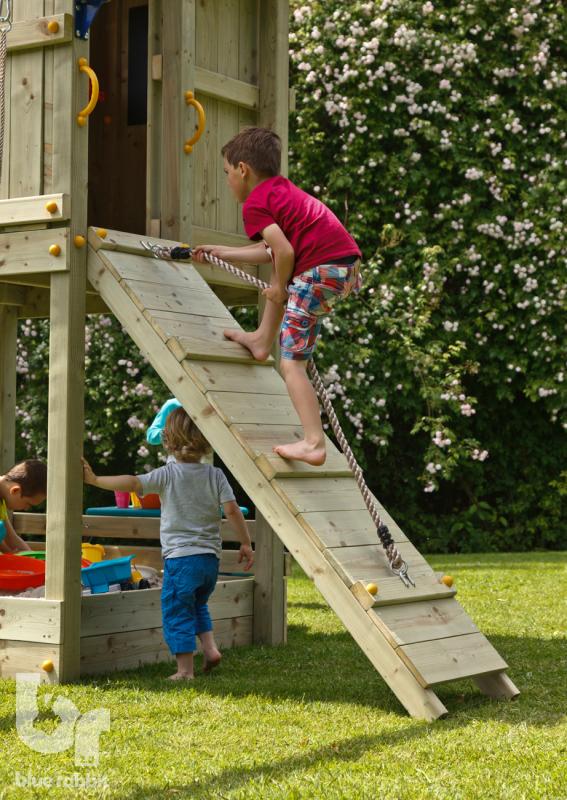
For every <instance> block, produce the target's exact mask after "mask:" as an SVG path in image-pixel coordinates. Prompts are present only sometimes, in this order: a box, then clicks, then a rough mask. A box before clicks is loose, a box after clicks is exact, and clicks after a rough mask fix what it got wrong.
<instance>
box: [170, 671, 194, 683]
mask: <svg viewBox="0 0 567 800" xmlns="http://www.w3.org/2000/svg"><path fill="white" fill-rule="evenodd" d="M194 677H195V676H194V675H193V673H192V672H176V673H175V675H170V676H169V678H168V679H167V680H168V681H192V680H193V678H194Z"/></svg>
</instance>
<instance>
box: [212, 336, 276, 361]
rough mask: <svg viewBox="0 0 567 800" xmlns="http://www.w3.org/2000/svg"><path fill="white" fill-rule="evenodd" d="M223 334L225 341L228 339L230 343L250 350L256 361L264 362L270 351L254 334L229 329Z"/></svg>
mask: <svg viewBox="0 0 567 800" xmlns="http://www.w3.org/2000/svg"><path fill="white" fill-rule="evenodd" d="M223 334H224V338H225V339H230V340H231V342H238V344H241V345H242V346H243V347H245V348H246V349H247V350H250V352H251V353H252V355H253V356H254V358H255V359H256V361H265V360H266V359H267V358H268V356H269V355H270V349H269V348H268V347H266V345H265V344H264V343H263V342H262V341H260V339H258V337H257V336H256V334H255V333H247V332H246V331H240V330H238V329H237V330H234V329H233V328H229V329H228V330H226V331H223Z"/></svg>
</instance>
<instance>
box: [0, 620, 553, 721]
mask: <svg viewBox="0 0 567 800" xmlns="http://www.w3.org/2000/svg"><path fill="white" fill-rule="evenodd" d="M490 641H491V643H492V644H493V645H494V647H495V648H496V649H497V650H498V652H499V653H500V654H501V655H502V657H503V658H504V659H505V660H506V661H507V662H508V663H509V664H510V665H511V670H510V673H511V674H510V677H511V678H512V680H513V681H514V682H515V683H516V684H517V685H519V689H520V691H521V692H522V694H521V695H520V697H519V698H518V700H516V701H514V702H512V703H510V702H508V701H492V700H490V699H489V698H488V697H486V696H485V695H484V694H482V693H481V692H480V690H479V689H478V688H477V687H476V685H475V684H474V682H473V680H472V678H465V679H462V680H459V681H454V682H450V683H446V684H439V685H437V686H434V687H433V690H434V691H435V693H436V694H437V695H438V697H439V699H440V700H441V701H442V702H443V703H444V705H445V706H446V707H447V709H448V711H449V720H450V722H451V723H452V724H453V723H454V722H455V721H456V720H458V719H461V718H462V719H464V720H466V721H470V718H471V717H474V718H477V719H478V718H482V719H483V720H486V721H488V720H502V721H506V720H508V721H510V722H514V723H518V722H521V721H524V722H527V723H529V724H534V725H540V726H546V725H554V724H556V723H557V721H558V719H559V717H560V716H561V715H560V714H559V713H558V708H560V707H561V703H560V701H561V693H562V679H561V678H560V677H559V676H560V673H561V670H560V668H559V666H558V665H560V664H562V662H563V661H564V658H565V649H564V648H565V643H564V640H562V639H559V638H558V639H536V638H528V637H525V638H517V637H508V636H491V637H490ZM200 664H201V659H200V658H197V661H196V679H195V681H194V682H193V683H191V684H190V689H191V690H193V689H195V690H196V691H198V692H202V693H204V694H208V695H210V696H216V697H219V698H227V699H231V698H234V699H241V698H246V697H249V696H257V697H260V698H266V699H268V700H269V701H271V702H282V701H286V700H289V701H300V702H302V703H305V702H306V701H307V702H313V703H317V702H327V703H336V704H341V705H345V704H346V705H348V704H351V705H355V706H361V707H365V708H367V709H368V710H371V709H372V710H376V711H383V712H384V713H394V714H399V715H400V716H406V713H407V712H406V711H405V709H404V708H403V706H402V705H401V703H399V701H398V700H397V699H396V697H395V695H394V694H393V693H392V692H391V691H390V689H389V687H388V686H387V685H386V684H385V682H384V681H383V680H382V679H381V678H380V676H379V675H378V674H377V673H376V671H375V670H374V668H373V667H372V665H371V664H370V662H369V661H368V660H367V659H366V658H365V657H364V655H363V654H362V652H361V651H360V650H359V649H358V647H357V646H356V645H355V643H354V642H353V640H352V638H351V637H350V635H349V634H348V633H346V632H333V633H328V634H326V633H321V632H318V633H312V632H310V631H309V629H307V628H306V627H303V626H298V625H294V626H290V629H289V644H288V645H287V646H282V647H260V646H250V647H243V648H238V649H233V650H228V651H225V653H224V659H223V663H222V665H221V666H220V667H219V669H218V670H217V671H215V672H214V673H212V674H211V675H207V676H204V675H202V674H199V669H200ZM172 671H173V670H172V664H169V663H161V664H155V665H151V666H146V667H143V668H141V669H139V670H136V671H133V670H130V671H128V672H121V673H113V674H112V675H107V676H104V680H105V681H107V682H108V688H109V689H110V690H112V688H113V686H116V688H119V689H120V690H123V689H126V690H128V689H130V688H131V689H138V690H142V691H146V692H148V691H149V692H155V693H159V694H164V695H165V694H167V693H169V692H176V693H177V692H179V691H183V689H184V687H180V686H179V685H178V684H175V683H171V682H169V681H167V680H166V678H167V676H169V675H170V674H171V673H172ZM92 680H96V679H85V680H84V681H82V682H81V683H83V684H86V685H88V683H90V682H91V681H92ZM522 683H524V684H525V685H524V687H523V686H522ZM99 685H100V679H99ZM2 722H3V721H2V720H1V719H0V728H2V727H3V725H2Z"/></svg>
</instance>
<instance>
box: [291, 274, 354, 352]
mask: <svg viewBox="0 0 567 800" xmlns="http://www.w3.org/2000/svg"><path fill="white" fill-rule="evenodd" d="M359 268H360V261H359V260H358V259H357V260H356V261H354V262H353V263H352V264H342V263H340V262H339V263H336V264H332V263H329V264H320V265H319V266H318V267H313V268H312V269H308V270H306V271H305V272H302V273H301V274H300V275H296V276H295V278H294V279H293V280H292V282H291V283H290V285H289V287H288V301H287V306H286V309H285V316H284V319H283V322H282V328H281V332H280V347H281V357H282V358H288V359H292V360H294V361H308V360H309V359H310V358H311V357H312V355H313V351H314V350H315V344H316V343H317V337H318V336H319V332H320V330H321V318H322V317H324V316H326V315H327V314H329V313H330V312H331V310H332V308H333V306H334V305H335V303H336V302H337V301H338V300H342V299H343V298H344V297H348V295H349V294H350V293H351V292H355V293H356V292H359V291H360V288H361V286H362V280H361V277H360V271H359Z"/></svg>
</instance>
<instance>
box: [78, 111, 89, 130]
mask: <svg viewBox="0 0 567 800" xmlns="http://www.w3.org/2000/svg"><path fill="white" fill-rule="evenodd" d="M86 124H87V118H86V117H85V115H84V114H77V125H78V126H79V128H84V127H85V125H86Z"/></svg>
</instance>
